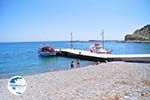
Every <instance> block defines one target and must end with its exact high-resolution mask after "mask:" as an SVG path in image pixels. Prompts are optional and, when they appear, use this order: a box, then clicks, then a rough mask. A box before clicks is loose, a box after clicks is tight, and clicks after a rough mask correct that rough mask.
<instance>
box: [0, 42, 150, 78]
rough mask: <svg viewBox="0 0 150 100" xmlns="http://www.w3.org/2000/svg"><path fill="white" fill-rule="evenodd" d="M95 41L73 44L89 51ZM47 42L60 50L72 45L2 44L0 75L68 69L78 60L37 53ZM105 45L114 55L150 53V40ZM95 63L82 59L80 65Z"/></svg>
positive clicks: (40, 43) (2, 76)
mask: <svg viewBox="0 0 150 100" xmlns="http://www.w3.org/2000/svg"><path fill="white" fill-rule="evenodd" d="M94 43H101V42H100V41H96V42H94V41H93V42H87V41H74V42H73V47H74V48H76V49H81V50H89V47H90V46H91V45H92V44H94ZM44 45H50V46H52V47H54V48H57V49H59V48H70V42H69V41H50V42H48V41H47V42H13V43H0V78H9V77H11V76H14V75H19V76H21V75H31V74H37V73H44V72H49V71H60V70H68V69H70V64H71V61H76V59H74V58H66V57H40V56H38V52H37V51H38V49H39V47H41V46H44ZM104 47H105V48H106V49H108V50H111V51H112V53H113V54H150V43H128V42H119V41H105V42H104ZM93 63H94V62H92V61H87V60H80V64H81V67H85V66H87V65H89V64H93Z"/></svg>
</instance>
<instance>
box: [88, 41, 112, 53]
mask: <svg viewBox="0 0 150 100" xmlns="http://www.w3.org/2000/svg"><path fill="white" fill-rule="evenodd" d="M90 51H91V52H94V53H99V54H111V52H110V51H108V50H106V49H104V48H103V47H102V46H101V45H100V44H98V43H95V44H94V45H92V46H91V47H90Z"/></svg>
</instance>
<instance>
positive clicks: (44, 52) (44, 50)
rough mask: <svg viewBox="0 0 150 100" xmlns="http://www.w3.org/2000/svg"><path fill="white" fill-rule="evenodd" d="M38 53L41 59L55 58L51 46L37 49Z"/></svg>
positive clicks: (54, 52)
mask: <svg viewBox="0 0 150 100" xmlns="http://www.w3.org/2000/svg"><path fill="white" fill-rule="evenodd" d="M38 53H39V55H40V56H42V57H49V56H55V55H56V53H57V51H56V50H55V49H54V48H53V47H51V46H43V47H41V48H39V50H38Z"/></svg>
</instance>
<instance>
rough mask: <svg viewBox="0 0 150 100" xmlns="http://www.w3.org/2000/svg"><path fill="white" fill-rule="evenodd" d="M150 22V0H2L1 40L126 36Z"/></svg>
mask: <svg viewBox="0 0 150 100" xmlns="http://www.w3.org/2000/svg"><path fill="white" fill-rule="evenodd" d="M146 24H150V0H0V42H22V41H23V42H24V41H63V40H70V33H71V32H72V33H73V40H100V39H101V31H102V29H103V30H104V37H105V40H123V39H124V36H125V35H126V34H132V33H133V32H134V31H135V30H136V29H139V28H141V27H143V26H144V25H146Z"/></svg>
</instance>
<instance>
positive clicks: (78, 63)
mask: <svg viewBox="0 0 150 100" xmlns="http://www.w3.org/2000/svg"><path fill="white" fill-rule="evenodd" d="M77 67H80V61H79V59H77Z"/></svg>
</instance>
